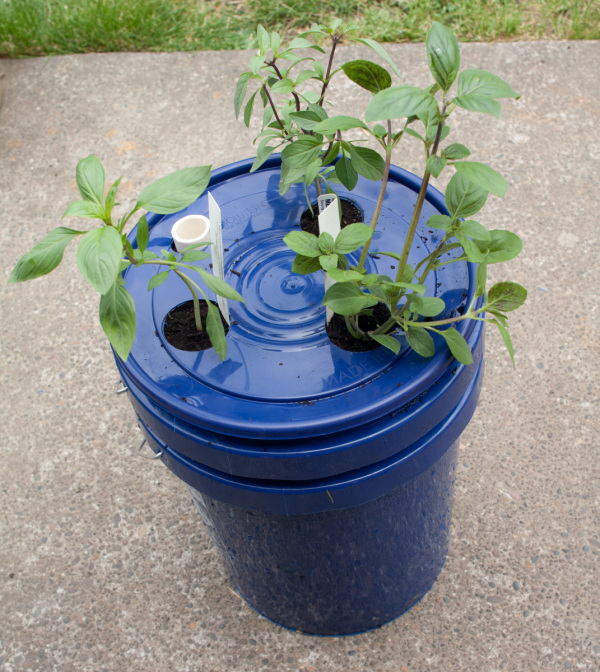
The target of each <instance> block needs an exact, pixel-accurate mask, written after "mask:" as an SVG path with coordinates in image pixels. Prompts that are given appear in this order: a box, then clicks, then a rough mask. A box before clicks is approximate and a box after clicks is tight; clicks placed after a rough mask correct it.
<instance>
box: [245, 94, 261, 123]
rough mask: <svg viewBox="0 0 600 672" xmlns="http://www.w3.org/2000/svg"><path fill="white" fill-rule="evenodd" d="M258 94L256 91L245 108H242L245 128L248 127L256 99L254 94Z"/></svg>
mask: <svg viewBox="0 0 600 672" xmlns="http://www.w3.org/2000/svg"><path fill="white" fill-rule="evenodd" d="M257 93H258V89H257V90H256V91H255V92H254V93H253V94H252V95H251V96H250V98H248V102H247V103H246V107H245V108H244V124H246V128H249V127H250V120H251V119H252V110H253V108H254V99H255V98H256V94H257Z"/></svg>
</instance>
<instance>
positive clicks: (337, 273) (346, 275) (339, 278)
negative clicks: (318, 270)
mask: <svg viewBox="0 0 600 672" xmlns="http://www.w3.org/2000/svg"><path fill="white" fill-rule="evenodd" d="M327 275H329V277H330V278H331V279H332V280H335V282H358V281H359V280H362V279H363V277H364V276H363V274H362V273H359V272H358V271H345V270H342V269H341V268H330V269H328V270H327Z"/></svg>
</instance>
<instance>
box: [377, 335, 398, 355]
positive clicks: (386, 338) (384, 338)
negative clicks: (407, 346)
mask: <svg viewBox="0 0 600 672" xmlns="http://www.w3.org/2000/svg"><path fill="white" fill-rule="evenodd" d="M370 336H371V338H372V339H373V340H374V341H377V343H379V344H380V345H383V347H384V348H387V349H388V350H391V351H392V352H393V353H394V354H395V355H397V354H399V353H400V343H399V342H398V339H396V338H394V337H393V336H390V335H389V334H370Z"/></svg>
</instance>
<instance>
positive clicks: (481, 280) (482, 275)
mask: <svg viewBox="0 0 600 672" xmlns="http://www.w3.org/2000/svg"><path fill="white" fill-rule="evenodd" d="M475 278H476V281H477V286H476V290H475V294H476V296H483V295H484V294H485V286H486V284H487V264H479V266H477V273H476V275H475Z"/></svg>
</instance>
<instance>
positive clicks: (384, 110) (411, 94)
mask: <svg viewBox="0 0 600 672" xmlns="http://www.w3.org/2000/svg"><path fill="white" fill-rule="evenodd" d="M433 107H437V103H436V100H435V98H434V97H433V96H432V95H431V94H430V93H429V92H428V91H424V90H423V89H419V88H418V87H416V86H392V87H390V88H389V89H385V90H384V91H380V92H379V93H376V94H375V95H374V96H373V98H371V101H370V102H369V104H368V105H367V109H366V112H365V121H367V122H371V121H383V120H387V119H401V118H404V117H413V116H416V115H418V114H420V113H422V112H425V111H426V110H428V109H430V108H433Z"/></svg>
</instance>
